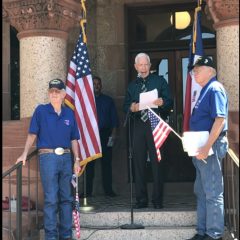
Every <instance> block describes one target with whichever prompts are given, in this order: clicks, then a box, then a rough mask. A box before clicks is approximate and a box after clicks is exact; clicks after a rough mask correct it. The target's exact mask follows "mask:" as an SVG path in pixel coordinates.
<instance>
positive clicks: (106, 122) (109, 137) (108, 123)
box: [81, 76, 119, 197]
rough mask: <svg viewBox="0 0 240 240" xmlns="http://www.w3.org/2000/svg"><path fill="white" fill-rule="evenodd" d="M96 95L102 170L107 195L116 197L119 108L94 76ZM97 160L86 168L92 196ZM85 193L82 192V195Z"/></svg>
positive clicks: (87, 190)
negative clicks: (114, 177) (114, 168)
mask: <svg viewBox="0 0 240 240" xmlns="http://www.w3.org/2000/svg"><path fill="white" fill-rule="evenodd" d="M93 87H94V95H95V101H96V107H97V116H98V126H99V133H100V139H101V146H102V158H101V160H100V161H101V172H102V183H103V189H104V192H105V195H106V196H108V197H115V196H116V193H115V192H114V191H113V189H112V147H113V144H114V141H115V139H116V130H117V127H118V125H119V121H118V116H117V110H116V107H115V104H114V101H113V99H112V98H111V97H110V96H108V95H106V94H103V93H102V80H101V78H100V77H97V76H94V77H93ZM94 166H95V161H92V162H89V163H88V164H87V168H86V179H87V182H86V188H87V189H86V194H87V196H88V197H89V196H92V191H93V179H94V172H95V171H94ZM82 196H83V194H81V197H82Z"/></svg>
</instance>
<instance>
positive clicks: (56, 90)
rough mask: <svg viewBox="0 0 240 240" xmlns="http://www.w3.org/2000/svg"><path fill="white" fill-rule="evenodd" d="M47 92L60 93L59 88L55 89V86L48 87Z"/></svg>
mask: <svg viewBox="0 0 240 240" xmlns="http://www.w3.org/2000/svg"><path fill="white" fill-rule="evenodd" d="M48 92H49V93H60V92H61V90H59V89H56V88H50V89H49V90H48Z"/></svg>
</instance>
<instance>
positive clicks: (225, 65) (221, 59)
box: [206, 0, 239, 155]
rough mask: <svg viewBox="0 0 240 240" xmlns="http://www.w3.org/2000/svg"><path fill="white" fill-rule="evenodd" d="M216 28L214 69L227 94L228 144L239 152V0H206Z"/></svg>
mask: <svg viewBox="0 0 240 240" xmlns="http://www.w3.org/2000/svg"><path fill="white" fill-rule="evenodd" d="M206 10H207V11H208V12H209V13H210V16H211V18H212V19H213V21H214V25H213V27H214V28H215V29H216V32H217V73H218V79H219V81H220V82H222V83H223V85H224V86H225V88H226V90H227V92H228V96H229V140H230V147H232V148H233V149H234V150H235V152H236V153H237V154H238V155H239V125H238V123H239V1H238V0H231V1H225V0H207V9H206Z"/></svg>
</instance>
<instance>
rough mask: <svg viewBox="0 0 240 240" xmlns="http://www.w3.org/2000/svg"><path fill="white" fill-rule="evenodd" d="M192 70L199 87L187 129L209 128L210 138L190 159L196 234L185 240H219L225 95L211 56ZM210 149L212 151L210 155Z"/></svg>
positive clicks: (226, 122) (221, 219) (204, 57)
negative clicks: (194, 172) (193, 181)
mask: <svg viewBox="0 0 240 240" xmlns="http://www.w3.org/2000/svg"><path fill="white" fill-rule="evenodd" d="M192 71H193V75H194V77H195V80H196V82H197V83H198V84H199V85H200V86H201V87H202V90H201V92H200V96H199V98H198V100H197V103H196V105H195V107H194V109H193V112H192V115H191V118H190V131H208V132H209V138H208V140H207V143H206V144H205V145H204V146H203V147H201V148H199V149H198V153H197V155H196V156H195V157H193V159H192V161H193V164H194V166H195V168H196V179H195V183H194V192H195V194H196V196H197V234H196V235H195V236H193V237H192V238H190V239H188V240H210V239H222V236H223V233H224V198H223V174H222V160H223V158H224V157H225V155H226V153H227V150H228V139H227V130H228V97H227V93H226V91H225V89H224V87H223V85H222V84H221V83H220V82H219V81H217V78H216V70H215V69H214V67H213V62H212V59H211V58H209V57H206V56H203V57H200V58H199V59H198V60H197V61H196V63H195V64H194V65H193V70H192ZM211 148H212V150H213V154H212V155H209V151H210V149H211ZM202 160H205V161H206V162H207V163H205V162H204V161H202Z"/></svg>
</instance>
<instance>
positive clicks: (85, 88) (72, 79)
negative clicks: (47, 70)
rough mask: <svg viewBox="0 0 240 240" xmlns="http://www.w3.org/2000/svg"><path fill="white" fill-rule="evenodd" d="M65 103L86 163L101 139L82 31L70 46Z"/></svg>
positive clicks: (97, 152)
mask: <svg viewBox="0 0 240 240" xmlns="http://www.w3.org/2000/svg"><path fill="white" fill-rule="evenodd" d="M65 104H66V105H67V106H69V107H70V108H72V109H73V110H74V112H75V118H76V121H77V125H78V130H79V133H80V140H79V141H78V143H79V153H80V159H81V160H83V161H84V160H85V161H86V163H87V162H89V161H91V160H94V159H96V158H99V157H101V156H102V154H101V151H102V149H101V142H100V137H99V129H98V122H97V111H96V104H95V98H94V92H93V80H92V75H91V69H90V63H89V57H88V51H87V46H86V43H85V42H83V34H82V31H81V33H80V36H79V39H78V42H77V45H76V48H75V50H74V53H73V56H72V59H71V61H70V66H69V70H68V75H67V81H66V97H65Z"/></svg>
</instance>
